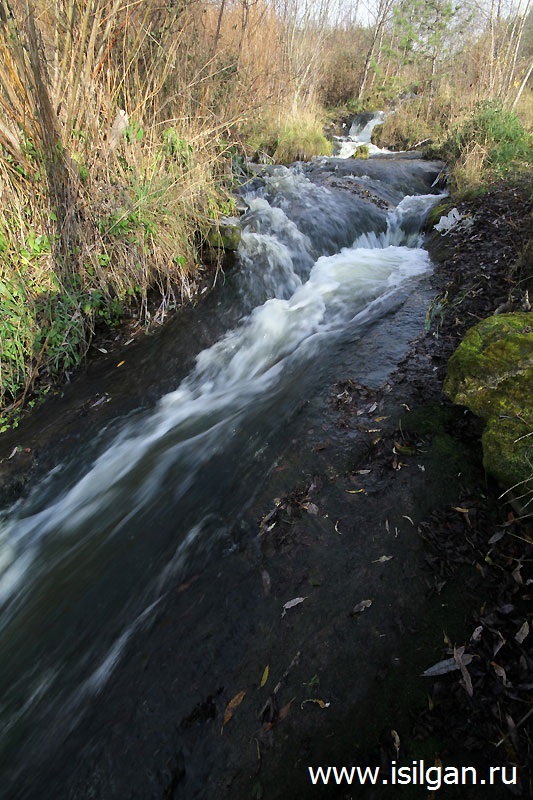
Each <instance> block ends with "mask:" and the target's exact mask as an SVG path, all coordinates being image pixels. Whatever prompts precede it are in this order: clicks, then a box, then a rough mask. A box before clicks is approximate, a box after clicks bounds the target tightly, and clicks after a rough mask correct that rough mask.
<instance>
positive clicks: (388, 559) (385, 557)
mask: <svg viewBox="0 0 533 800" xmlns="http://www.w3.org/2000/svg"><path fill="white" fill-rule="evenodd" d="M391 558H394V556H381V557H380V558H376V560H375V561H373V562H372V563H373V564H384V563H385V561H390V560H391Z"/></svg>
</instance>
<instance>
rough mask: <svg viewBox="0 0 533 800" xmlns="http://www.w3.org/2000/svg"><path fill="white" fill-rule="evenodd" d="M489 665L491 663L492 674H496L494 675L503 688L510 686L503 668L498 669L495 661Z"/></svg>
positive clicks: (498, 666)
mask: <svg viewBox="0 0 533 800" xmlns="http://www.w3.org/2000/svg"><path fill="white" fill-rule="evenodd" d="M490 663H491V666H492V668H493V670H494V672H495V673H496V675H497V676H498V678H501V681H502V683H503V685H504V686H505V687H507V686H510V685H511V684H510V683H509V681H508V680H507V673H506V671H505V670H504V668H503V667H500V665H499V664H496V662H495V661H491V662H490Z"/></svg>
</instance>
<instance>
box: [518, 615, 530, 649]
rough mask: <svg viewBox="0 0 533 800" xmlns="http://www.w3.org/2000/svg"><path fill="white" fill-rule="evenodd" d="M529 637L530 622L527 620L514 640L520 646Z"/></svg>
mask: <svg viewBox="0 0 533 800" xmlns="http://www.w3.org/2000/svg"><path fill="white" fill-rule="evenodd" d="M528 635H529V622H528V621H527V619H526V621H525V622H524V623H523V624H522V625H521V626H520V629H519V630H518V631H517V633H515V637H514V638H515V640H516V641H517V642H518V644H522V642H523V641H524V639H525V638H526V636H528Z"/></svg>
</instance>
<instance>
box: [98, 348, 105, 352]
mask: <svg viewBox="0 0 533 800" xmlns="http://www.w3.org/2000/svg"><path fill="white" fill-rule="evenodd" d="M98 349H99V351H100V352H101V353H107V350H106V349H105V347H99V348H98Z"/></svg>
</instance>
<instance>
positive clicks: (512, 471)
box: [482, 417, 533, 495]
mask: <svg viewBox="0 0 533 800" xmlns="http://www.w3.org/2000/svg"><path fill="white" fill-rule="evenodd" d="M532 431H533V428H532V425H531V424H530V425H528V424H527V423H526V422H525V421H524V420H522V419H519V418H517V417H510V418H500V417H493V418H492V419H490V420H489V421H488V423H487V426H486V428H485V431H484V432H483V437H482V443H483V466H484V467H485V469H486V471H487V472H489V473H490V474H491V475H493V476H494V477H495V478H496V479H497V480H498V481H499V482H500V483H501V484H503V485H504V486H506V487H507V488H511V487H513V486H516V487H517V489H518V491H517V492H516V493H515V494H517V495H518V494H524V493H527V492H533V435H532Z"/></svg>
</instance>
